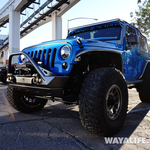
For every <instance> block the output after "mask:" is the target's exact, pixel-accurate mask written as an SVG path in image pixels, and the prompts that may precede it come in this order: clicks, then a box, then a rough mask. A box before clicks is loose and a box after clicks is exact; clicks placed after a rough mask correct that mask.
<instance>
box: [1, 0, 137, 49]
mask: <svg viewBox="0 0 150 150" xmlns="http://www.w3.org/2000/svg"><path fill="white" fill-rule="evenodd" d="M6 2H7V1H6V0H0V8H2V7H3V6H4V4H5V3H6ZM137 9H138V7H137V0H80V2H78V3H77V4H76V5H75V6H74V7H72V8H71V9H70V10H69V11H67V12H66V13H65V14H64V15H63V16H62V28H63V32H62V38H63V39H65V38H66V36H67V22H68V20H70V19H73V18H79V17H86V18H87V17H88V18H96V19H98V21H95V20H92V19H82V20H81V19H78V20H74V21H69V27H75V26H79V25H84V24H89V23H95V22H100V21H106V20H110V19H116V18H120V19H123V20H125V21H127V22H129V23H130V22H131V17H130V12H134V11H135V10H137ZM8 33H9V31H8V30H6V29H4V28H1V32H0V34H8ZM50 40H52V23H51V22H48V23H47V24H45V25H43V26H41V27H39V28H37V29H36V30H34V31H33V32H31V33H30V34H28V35H27V36H25V37H23V38H22V39H21V41H20V50H22V49H23V48H25V47H28V46H31V45H35V44H38V43H41V42H44V41H50Z"/></svg>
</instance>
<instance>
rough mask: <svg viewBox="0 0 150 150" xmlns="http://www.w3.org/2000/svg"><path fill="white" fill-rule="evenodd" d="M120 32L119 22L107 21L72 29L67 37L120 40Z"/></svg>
mask: <svg viewBox="0 0 150 150" xmlns="http://www.w3.org/2000/svg"><path fill="white" fill-rule="evenodd" d="M120 33H121V26H120V24H119V22H117V23H107V24H101V25H95V26H90V27H86V28H80V29H76V30H73V31H71V32H70V33H69V34H68V37H67V39H94V40H101V41H109V40H120Z"/></svg>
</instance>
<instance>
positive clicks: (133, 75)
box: [7, 19, 150, 136]
mask: <svg viewBox="0 0 150 150" xmlns="http://www.w3.org/2000/svg"><path fill="white" fill-rule="evenodd" d="M14 64H15V65H14ZM149 74H150V56H149V50H148V46H147V40H146V38H145V37H144V36H143V35H142V34H141V33H140V31H139V30H138V29H137V28H135V27H133V26H132V25H130V24H128V23H127V22H126V21H122V20H120V19H115V20H109V21H105V22H100V23H95V24H90V25H85V26H80V27H77V28H72V29H69V32H68V36H67V38H66V39H63V40H55V41H48V42H44V43H40V44H38V45H33V46H31V47H27V48H25V49H23V50H22V51H20V52H17V53H13V54H11V55H10V57H9V65H8V74H7V81H8V82H9V86H8V89H7V96H8V101H9V102H10V104H11V106H12V107H13V108H15V109H16V110H18V111H21V112H25V113H31V112H35V111H39V110H41V109H42V108H43V107H44V105H45V104H46V103H47V100H61V101H62V102H64V103H66V104H75V103H76V104H79V114H80V119H81V122H82V124H83V126H84V127H85V128H86V129H87V130H88V131H90V132H92V133H95V134H99V135H102V136H111V135H113V134H115V133H116V132H118V131H119V130H120V128H121V127H122V125H123V123H124V121H125V117H126V112H127V106H128V90H127V88H136V89H137V91H138V92H139V96H140V99H141V101H142V102H150V76H149Z"/></svg>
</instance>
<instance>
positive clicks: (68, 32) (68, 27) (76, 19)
mask: <svg viewBox="0 0 150 150" xmlns="http://www.w3.org/2000/svg"><path fill="white" fill-rule="evenodd" d="M77 19H92V20H95V21H97V20H98V19H96V18H86V17H79V18H73V19H69V20H68V23H67V30H68V33H69V21H73V20H77Z"/></svg>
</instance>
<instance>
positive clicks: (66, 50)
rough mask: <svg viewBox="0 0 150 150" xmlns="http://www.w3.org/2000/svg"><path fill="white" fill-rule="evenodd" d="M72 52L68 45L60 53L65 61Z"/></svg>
mask: <svg viewBox="0 0 150 150" xmlns="http://www.w3.org/2000/svg"><path fill="white" fill-rule="evenodd" d="M70 52H71V49H70V46H68V45H65V46H63V47H62V48H61V51H60V53H61V57H62V58H63V59H67V58H68V57H69V56H70Z"/></svg>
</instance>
